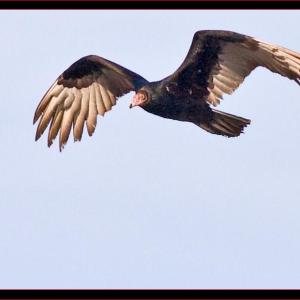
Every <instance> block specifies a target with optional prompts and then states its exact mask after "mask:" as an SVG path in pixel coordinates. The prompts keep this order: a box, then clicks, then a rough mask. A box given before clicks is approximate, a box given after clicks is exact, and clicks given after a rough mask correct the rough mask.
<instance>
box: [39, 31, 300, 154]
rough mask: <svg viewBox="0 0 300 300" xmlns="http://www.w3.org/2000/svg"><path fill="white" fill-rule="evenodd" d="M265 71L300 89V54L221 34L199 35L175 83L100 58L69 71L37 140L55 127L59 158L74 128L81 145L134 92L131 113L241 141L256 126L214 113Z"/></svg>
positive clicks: (44, 108)
mask: <svg viewBox="0 0 300 300" xmlns="http://www.w3.org/2000/svg"><path fill="white" fill-rule="evenodd" d="M258 66H262V67H265V68H267V69H269V70H270V71H272V72H275V73H278V74H280V75H282V76H285V77H288V78H289V79H292V80H295V81H296V82H297V83H298V84H300V80H299V78H300V54H298V53H296V52H294V51H291V50H289V49H286V48H283V47H280V46H276V45H273V44H269V43H266V42H262V41H260V40H258V39H256V38H253V37H250V36H247V35H243V34H239V33H235V32H231V31H221V30H204V31H198V32H196V33H195V34H194V37H193V40H192V44H191V46H190V49H189V51H188V54H187V56H186V58H185V59H184V61H183V63H182V64H181V65H180V67H179V68H178V69H177V70H176V71H175V72H174V73H173V74H171V75H170V76H168V77H166V78H164V79H162V80H160V81H155V82H149V81H147V80H146V79H145V78H143V77H142V76H140V75H138V74H136V73H134V72H132V71H130V70H128V69H126V68H124V67H122V66H120V65H118V64H116V63H114V62H111V61H109V60H107V59H104V58H102V57H99V56H97V55H89V56H85V57H82V58H81V59H79V60H78V61H76V62H75V63H74V64H72V65H71V66H70V67H69V68H68V69H67V70H65V71H64V72H63V73H62V74H61V75H60V76H59V77H58V78H57V80H56V81H55V82H54V84H53V85H52V86H51V87H50V89H49V90H48V91H47V92H46V94H45V95H44V97H43V98H42V100H41V102H40V103H39V105H38V107H37V109H36V111H35V115H34V121H33V122H34V123H35V122H36V121H37V120H38V119H40V121H39V124H38V127H37V131H36V137H35V139H36V140H38V139H39V138H40V136H41V135H42V134H43V132H44V131H45V129H46V128H47V126H48V125H49V123H50V122H51V123H50V128H49V133H48V146H49V147H50V146H51V144H52V141H53V140H54V139H55V138H56V136H57V134H58V132H60V133H59V148H60V151H61V150H62V148H63V147H64V145H65V144H66V143H67V140H68V138H69V135H70V131H71V127H73V136H74V141H80V140H81V137H82V131H83V127H84V123H86V127H87V132H88V134H89V135H90V136H91V135H92V134H93V132H94V130H95V127H96V123H97V115H98V114H99V115H102V116H104V114H105V113H106V112H108V111H109V110H111V108H112V106H114V105H115V104H116V100H117V98H118V97H120V96H122V95H124V94H126V93H128V92H130V91H135V95H134V97H133V99H132V102H131V104H130V107H134V106H140V107H142V108H143V109H144V110H146V111H147V112H149V113H152V114H155V115H158V116H160V117H164V118H169V119H173V120H179V121H187V122H192V123H194V124H196V125H197V126H199V127H201V128H202V129H205V130H206V131H208V132H210V133H214V134H218V135H223V136H226V137H235V136H239V135H240V134H241V133H242V132H243V129H244V127H246V126H247V125H248V124H250V120H248V119H244V118H241V117H238V116H235V115H231V114H228V113H225V112H222V111H218V110H216V109H213V108H211V105H212V106H217V105H218V104H219V103H220V100H221V99H222V96H223V94H224V93H226V94H231V93H232V92H233V91H234V90H235V89H237V88H238V86H239V85H240V84H241V83H242V82H243V80H244V78H245V77H246V76H247V75H249V74H250V72H251V71H252V70H254V69H255V68H256V67H258Z"/></svg>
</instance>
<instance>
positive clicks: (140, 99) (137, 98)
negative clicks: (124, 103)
mask: <svg viewBox="0 0 300 300" xmlns="http://www.w3.org/2000/svg"><path fill="white" fill-rule="evenodd" d="M149 101H150V97H149V94H148V93H147V92H146V91H145V90H139V91H137V92H136V94H135V95H134V96H133V98H132V101H131V103H130V105H129V108H132V107H135V106H143V105H145V104H146V103H147V102H149Z"/></svg>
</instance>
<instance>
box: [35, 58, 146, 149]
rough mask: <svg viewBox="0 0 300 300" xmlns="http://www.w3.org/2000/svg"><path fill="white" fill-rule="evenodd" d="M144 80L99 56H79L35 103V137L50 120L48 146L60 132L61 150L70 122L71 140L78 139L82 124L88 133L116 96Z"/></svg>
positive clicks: (138, 86)
mask: <svg viewBox="0 0 300 300" xmlns="http://www.w3.org/2000/svg"><path fill="white" fill-rule="evenodd" d="M147 83H148V81H147V80H146V79H144V78H143V77H141V76H140V75H138V74H136V73H134V72H132V71H130V70H128V69H126V68H124V67H122V66H120V65H118V64H116V63H113V62H111V61H109V60H106V59H104V58H101V57H99V56H96V55H89V56H86V57H83V58H81V59H79V60H78V61H77V62H75V63H74V64H72V65H71V66H70V67H69V68H68V69H67V70H65V71H64V72H63V73H62V74H61V75H60V76H59V77H58V79H57V80H56V81H55V82H54V83H53V85H52V86H51V87H50V89H49V90H48V91H47V92H46V94H45V95H44V97H43V98H42V100H41V101H40V103H39V105H38V106H37V109H36V111H35V114H34V119H33V121H34V123H35V122H36V121H37V120H39V119H40V121H39V124H38V127H37V131H36V140H37V139H39V138H40V137H41V135H42V134H43V132H44V131H45V130H46V128H47V126H48V125H49V123H50V121H51V124H50V126H49V132H48V146H49V147H50V146H51V145H52V142H53V140H54V139H55V138H56V136H57V134H58V132H60V135H59V148H60V150H62V149H63V147H64V145H65V144H66V143H67V141H68V138H69V136H70V132H71V130H72V125H73V136H74V141H79V140H81V138H82V133H83V128H84V124H86V127H87V132H88V134H89V135H90V136H91V135H92V134H93V133H94V131H95V128H96V124H97V115H98V114H99V115H101V116H104V114H105V113H106V112H107V111H109V110H111V109H112V106H114V105H115V104H116V100H117V98H118V97H120V96H122V95H124V94H126V93H128V92H130V91H134V90H138V89H139V88H140V87H142V86H143V85H145V84H147Z"/></svg>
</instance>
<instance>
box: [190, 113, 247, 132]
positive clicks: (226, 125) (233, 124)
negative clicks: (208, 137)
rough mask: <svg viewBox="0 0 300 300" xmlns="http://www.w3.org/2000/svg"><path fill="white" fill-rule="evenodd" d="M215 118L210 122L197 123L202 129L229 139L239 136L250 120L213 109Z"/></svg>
mask: <svg viewBox="0 0 300 300" xmlns="http://www.w3.org/2000/svg"><path fill="white" fill-rule="evenodd" d="M212 111H213V118H212V120H211V121H209V122H202V123H195V124H196V125H198V126H200V127H201V128H202V129H204V130H206V131H208V132H210V133H214V134H219V135H224V136H227V137H234V136H239V135H240V134H241V133H242V132H243V130H244V128H245V127H246V126H247V125H249V124H250V122H251V121H250V120H248V119H244V118H241V117H238V116H235V115H231V114H227V113H225V112H222V111H219V110H216V109H213V110H212Z"/></svg>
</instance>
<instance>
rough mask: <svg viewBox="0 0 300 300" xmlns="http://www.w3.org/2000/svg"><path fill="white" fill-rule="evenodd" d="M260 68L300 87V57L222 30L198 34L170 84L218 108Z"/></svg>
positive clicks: (250, 38) (277, 47) (289, 51)
mask: <svg viewBox="0 0 300 300" xmlns="http://www.w3.org/2000/svg"><path fill="white" fill-rule="evenodd" d="M258 66H262V67H265V68H268V69H269V70H270V71H272V72H275V73H278V74H280V75H282V76H285V77H288V78H289V79H292V80H295V81H296V82H297V83H298V84H299V78H300V54H299V53H296V52H294V51H291V50H288V49H286V48H283V47H280V46H276V45H272V44H269V43H265V42H262V41H260V40H258V39H255V38H253V37H250V36H246V35H242V34H239V33H235V32H231V31H221V30H206V31H198V32H196V33H195V35H194V38H193V41H192V44H191V47H190V49H189V52H188V54H187V56H186V58H185V60H184V62H183V63H182V65H181V66H180V67H179V68H178V70H177V71H176V72H175V73H174V74H173V75H171V76H170V77H169V78H167V81H168V82H169V83H170V84H173V85H176V88H178V89H179V90H185V91H186V92H188V93H189V94H193V95H194V96H195V97H197V95H199V96H200V98H202V99H206V100H207V102H208V103H210V104H212V105H214V106H217V105H218V104H219V103H220V100H221V99H222V96H223V94H224V93H226V94H231V93H232V92H233V91H234V90H236V89H237V88H238V87H239V85H240V84H241V83H242V82H243V80H244V79H245V77H246V76H247V75H249V74H250V72H251V71H252V70H254V69H255V68H256V67H258ZM203 96H204V97H203Z"/></svg>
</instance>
